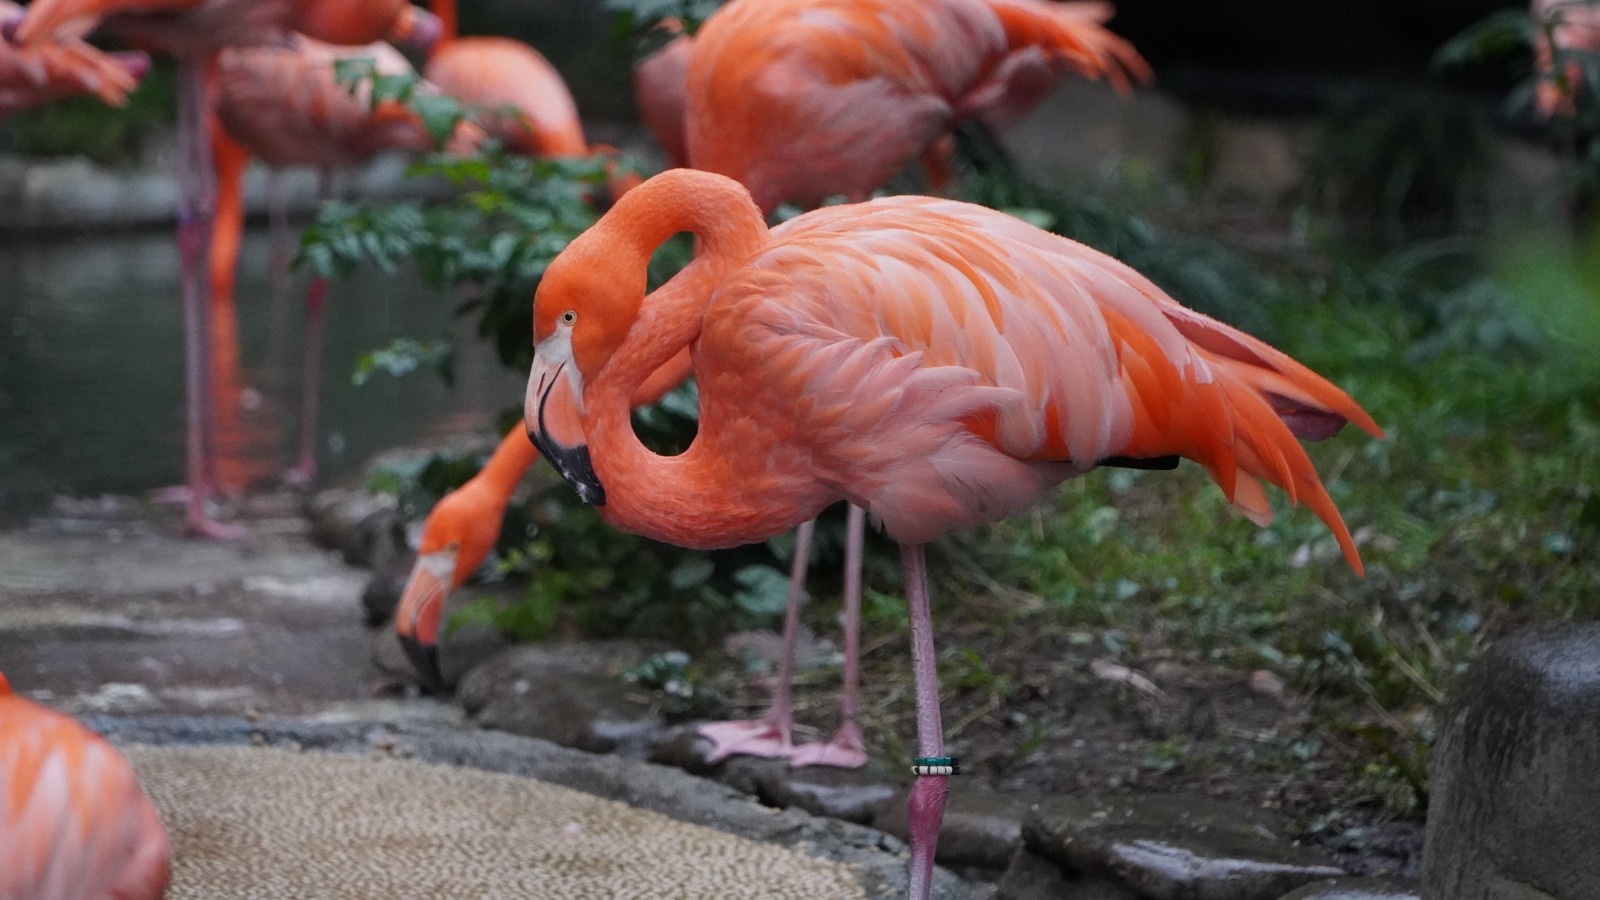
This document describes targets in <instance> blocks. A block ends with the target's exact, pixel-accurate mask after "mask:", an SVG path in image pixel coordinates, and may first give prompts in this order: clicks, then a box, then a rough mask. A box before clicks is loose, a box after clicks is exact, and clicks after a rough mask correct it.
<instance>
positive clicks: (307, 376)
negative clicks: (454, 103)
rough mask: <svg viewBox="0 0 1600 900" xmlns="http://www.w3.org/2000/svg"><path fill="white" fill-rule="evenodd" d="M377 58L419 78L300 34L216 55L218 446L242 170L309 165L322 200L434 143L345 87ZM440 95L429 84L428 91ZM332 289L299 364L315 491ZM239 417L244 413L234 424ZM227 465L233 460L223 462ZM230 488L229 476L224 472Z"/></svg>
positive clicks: (227, 388)
mask: <svg viewBox="0 0 1600 900" xmlns="http://www.w3.org/2000/svg"><path fill="white" fill-rule="evenodd" d="M357 59H366V60H370V61H371V62H372V63H373V65H374V70H375V72H376V73H377V74H379V75H406V74H414V70H413V69H412V68H411V64H410V63H409V62H407V61H406V59H405V57H403V56H401V55H400V53H399V52H398V51H396V50H395V49H394V48H393V47H391V46H389V45H388V44H384V43H375V44H368V45H366V46H362V47H340V46H336V45H333V44H327V43H323V42H321V41H317V40H313V39H311V38H308V37H304V36H302V35H290V36H288V37H287V38H286V39H285V42H284V43H282V44H273V45H261V46H252V47H230V48H227V49H225V50H223V51H222V52H221V53H219V54H218V56H217V61H216V66H215V75H214V82H215V86H214V89H213V90H214V94H215V98H216V99H215V101H214V104H213V108H214V109H215V111H216V119H217V124H218V125H219V126H220V129H219V128H216V127H214V128H213V129H212V142H213V156H214V158H215V160H216V166H217V212H216V217H215V219H214V222H213V230H212V238H211V252H210V266H211V279H210V280H211V312H212V344H211V346H212V353H213V365H212V377H213V380H214V382H216V384H217V385H218V386H219V389H218V390H217V391H216V395H217V397H218V407H219V411H220V415H219V419H220V420H221V421H219V423H218V424H219V427H218V429H217V433H218V437H219V439H226V436H227V435H229V434H230V433H233V431H232V430H231V429H230V427H229V425H230V421H229V420H230V413H236V407H237V402H236V398H237V395H238V390H237V387H236V385H237V381H238V365H237V357H238V338H237V324H236V323H237V317H236V314H235V311H234V307H233V293H234V279H235V274H236V271H237V268H238V261H239V245H240V241H241V239H242V237H243V231H244V197H243V178H244V170H245V167H246V166H247V164H248V162H249V160H250V158H251V157H252V156H254V157H258V158H260V159H261V160H262V161H263V162H265V163H266V164H267V165H269V166H271V167H273V168H274V169H283V168H288V167H292V166H304V167H308V168H314V169H317V170H318V171H319V172H320V173H321V188H320V193H321V195H322V196H323V198H324V199H326V198H327V197H328V196H329V195H330V194H331V193H332V189H331V185H330V181H331V178H332V174H333V171H334V170H336V169H341V168H347V167H350V166H355V165H359V164H361V163H365V162H367V161H369V160H371V159H372V158H373V157H374V156H376V155H378V154H379V153H381V152H383V151H385V150H391V149H405V150H419V151H420V150H428V149H431V148H432V147H433V146H434V141H433V138H432V136H431V135H430V134H429V133H428V130H427V128H426V127H425V126H424V125H423V123H422V122H421V120H420V119H419V118H418V117H417V116H416V115H415V114H414V113H412V112H411V111H410V110H408V109H407V108H406V107H405V106H404V105H403V104H401V103H398V102H395V101H385V102H383V103H381V104H378V105H377V107H376V108H374V107H373V105H372V103H371V101H370V85H364V86H362V87H361V88H359V89H358V90H356V91H354V92H352V90H351V89H350V88H348V87H346V86H344V85H341V84H339V83H338V82H337V80H336V78H335V73H334V70H335V66H336V64H337V63H338V61H340V60H357ZM431 89H432V88H431V87H430V86H428V85H422V86H420V87H419V88H418V90H420V91H424V92H426V91H428V90H431ZM482 137H483V135H482V132H481V131H480V130H478V129H477V128H476V127H475V126H473V125H470V124H467V123H462V124H461V125H460V126H458V128H457V130H456V135H455V136H454V138H453V139H452V145H451V146H452V147H454V148H455V149H457V150H465V149H467V148H470V147H473V146H475V145H476V144H477V143H478V142H479V141H480V140H481V139H482ZM326 295H327V283H326V282H325V281H324V280H323V279H322V278H312V279H311V283H310V285H309V287H308V288H307V292H306V326H305V342H304V347H303V352H302V357H301V367H302V375H301V392H302V393H301V408H300V453H299V458H298V460H297V462H296V463H295V464H294V466H293V467H292V468H291V469H290V470H289V472H288V474H287V476H286V477H287V478H288V480H290V481H291V482H293V483H297V484H307V483H309V482H310V481H311V479H312V478H313V477H314V475H315V473H316V429H317V390H318V388H319V386H320V385H319V382H320V378H319V370H320V360H321V356H322V307H323V303H324V301H325V298H326ZM232 417H233V418H236V415H234V416H232ZM220 456H221V459H222V460H223V461H224V462H226V461H227V460H228V459H229V458H230V454H226V453H224V454H221V455H220ZM219 474H221V475H222V476H223V480H224V482H225V483H226V481H227V480H228V479H227V477H226V474H227V473H219Z"/></svg>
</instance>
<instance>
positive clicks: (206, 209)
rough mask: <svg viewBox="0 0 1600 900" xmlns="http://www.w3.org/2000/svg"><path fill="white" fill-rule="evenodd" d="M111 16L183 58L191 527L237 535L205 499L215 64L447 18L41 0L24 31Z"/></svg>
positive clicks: (283, 5) (279, 2) (375, 6)
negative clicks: (304, 38)
mask: <svg viewBox="0 0 1600 900" xmlns="http://www.w3.org/2000/svg"><path fill="white" fill-rule="evenodd" d="M102 20H109V21H110V22H111V23H112V24H113V25H115V26H116V27H117V28H118V30H119V31H122V32H124V33H125V34H127V35H128V36H129V37H130V38H131V39H132V40H134V41H135V42H137V43H140V44H143V45H148V46H150V47H152V48H154V49H156V50H158V51H160V52H164V53H166V54H168V55H170V56H172V57H174V58H175V59H177V60H178V63H179V67H178V68H179V74H178V147H177V153H176V156H175V161H176V166H177V184H178V198H177V220H178V235H177V237H178V252H179V261H180V265H181V267H182V272H183V275H182V291H181V293H182V298H183V310H184V317H183V318H184V347H185V355H184V359H185V374H184V395H185V398H186V401H185V418H186V422H187V425H186V436H185V454H184V455H185V458H186V471H185V478H184V481H185V484H186V486H187V492H186V493H187V510H186V523H187V529H188V531H189V532H190V533H192V534H196V535H199V536H203V537H209V538H219V539H236V538H240V537H243V536H244V534H245V530H244V529H243V528H241V527H239V526H236V525H227V524H224V523H221V522H218V521H216V520H215V519H213V518H212V517H211V514H210V513H209V512H208V511H207V510H206V507H205V503H206V500H207V499H208V498H210V497H211V496H212V495H213V494H215V493H216V491H217V489H218V485H217V483H216V476H215V473H214V472H212V471H210V469H211V466H210V465H209V463H208V446H207V445H208V441H207V438H206V434H205V431H206V420H207V409H206V407H207V402H206V398H207V395H208V393H209V392H208V390H207V381H208V380H209V371H208V369H209V363H208V361H207V359H206V331H207V323H206V317H207V313H208V310H207V308H206V307H207V302H206V293H207V285H206V280H205V273H204V272H203V271H202V266H203V265H204V264H205V260H206V259H207V255H208V254H207V246H206V245H207V241H208V239H209V237H210V231H211V228H210V218H211V213H212V208H213V206H214V203H215V196H214V194H215V186H214V185H213V184H212V182H211V178H212V175H213V165H212V160H211V153H210V150H211V148H210V144H209V142H208V140H207V133H206V132H207V126H206V123H207V109H208V105H207V104H208V95H207V88H206V78H207V72H208V71H209V70H210V69H211V67H212V65H213V63H214V60H215V58H216V55H217V54H218V53H219V52H220V51H221V50H222V49H223V48H224V47H229V46H250V45H257V44H264V43H274V42H279V41H282V40H283V39H284V38H285V35H286V33H287V32H289V31H298V32H300V33H303V34H306V35H308V36H310V37H314V38H319V39H324V40H328V41H330V42H334V43H342V44H367V43H371V42H373V41H376V40H379V39H383V38H393V39H395V40H401V41H416V42H419V43H422V44H427V43H428V42H430V41H431V40H432V39H433V38H434V37H436V35H437V31H438V29H437V22H436V20H434V19H433V18H432V16H431V14H429V13H426V12H424V11H422V10H418V9H416V8H414V7H412V6H411V4H410V3H409V2H408V0H369V2H362V3H354V4H352V3H348V2H339V0H37V2H35V3H33V4H32V5H31V6H29V7H28V10H27V14H26V15H25V16H24V18H23V20H22V22H21V24H20V25H18V26H17V30H16V35H17V40H18V42H19V43H20V44H22V45H24V46H28V45H37V44H42V43H46V42H48V41H50V40H52V39H54V38H55V37H57V36H60V35H76V34H82V33H85V32H86V31H88V30H90V29H92V28H93V27H95V26H96V25H98V24H99V23H100V22H101V21H102Z"/></svg>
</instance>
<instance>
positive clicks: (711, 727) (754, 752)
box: [695, 719, 796, 763]
mask: <svg viewBox="0 0 1600 900" xmlns="http://www.w3.org/2000/svg"><path fill="white" fill-rule="evenodd" d="M695 730H696V731H698V732H699V733H700V735H701V736H702V737H704V738H706V739H707V740H709V741H711V752H710V753H707V754H706V761H707V762H713V763H717V762H722V761H723V760H724V759H727V758H728V757H730V756H760V757H764V758H766V759H789V758H791V757H792V756H793V755H794V752H795V749H796V748H795V746H794V741H793V739H792V738H791V737H790V735H789V729H788V727H786V726H783V725H778V724H776V723H774V722H771V721H768V720H765V719H761V720H756V721H741V722H707V723H705V724H703V725H701V726H699V727H698V728H696V729H695Z"/></svg>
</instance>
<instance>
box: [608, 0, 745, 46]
mask: <svg viewBox="0 0 1600 900" xmlns="http://www.w3.org/2000/svg"><path fill="white" fill-rule="evenodd" d="M723 2H724V0H605V8H606V10H607V11H609V12H610V13H611V14H612V32H613V33H614V34H615V35H616V36H617V37H619V38H629V37H632V38H637V39H639V40H640V41H641V43H642V45H643V46H642V48H641V51H642V53H648V52H650V51H652V50H654V49H656V47H659V46H660V45H661V44H663V43H666V41H667V40H668V39H670V37H671V32H669V31H668V30H666V29H662V28H660V27H658V26H660V25H661V24H662V23H663V22H667V21H668V20H676V21H677V23H678V25H679V27H680V28H681V29H682V31H683V33H684V34H690V35H692V34H694V33H695V32H696V31H699V30H700V25H701V23H702V22H704V21H705V20H706V19H707V18H708V17H709V16H710V15H711V14H712V13H714V12H716V11H717V8H718V7H720V6H721V5H722V4H723Z"/></svg>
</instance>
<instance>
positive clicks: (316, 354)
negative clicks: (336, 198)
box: [283, 169, 333, 485]
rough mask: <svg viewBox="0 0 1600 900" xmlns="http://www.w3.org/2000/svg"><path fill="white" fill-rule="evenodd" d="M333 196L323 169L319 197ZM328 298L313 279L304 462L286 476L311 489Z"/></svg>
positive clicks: (305, 366) (324, 285) (303, 403)
mask: <svg viewBox="0 0 1600 900" xmlns="http://www.w3.org/2000/svg"><path fill="white" fill-rule="evenodd" d="M332 196H333V173H332V172H331V171H330V170H328V169H323V170H322V172H321V174H320V176H319V178H318V182H317V197H318V200H319V201H321V202H326V201H327V200H328V199H329V198H330V197H332ZM327 297H328V282H327V281H326V280H325V279H323V278H320V277H314V278H312V279H311V283H310V284H309V285H307V286H306V335H305V352H304V355H303V357H302V359H301V360H300V366H301V371H300V461H299V462H297V463H295V464H294V468H292V469H290V470H289V471H287V472H285V473H284V476H283V478H284V480H285V481H287V482H289V483H290V484H295V485H308V484H310V483H311V480H312V479H313V478H315V477H316V476H317V391H318V390H319V389H320V388H321V386H322V385H321V381H322V328H323V321H322V307H323V304H324V303H325V302H326V301H327Z"/></svg>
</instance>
